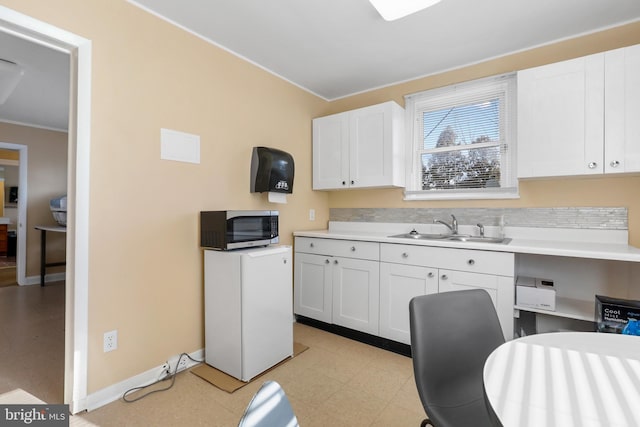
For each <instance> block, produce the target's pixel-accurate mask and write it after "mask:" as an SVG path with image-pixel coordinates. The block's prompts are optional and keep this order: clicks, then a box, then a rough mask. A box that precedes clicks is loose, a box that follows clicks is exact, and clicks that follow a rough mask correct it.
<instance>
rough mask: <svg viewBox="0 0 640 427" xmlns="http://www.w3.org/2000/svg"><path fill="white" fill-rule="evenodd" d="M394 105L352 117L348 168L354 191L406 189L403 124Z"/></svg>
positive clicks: (361, 111) (367, 109)
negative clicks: (371, 188)
mask: <svg viewBox="0 0 640 427" xmlns="http://www.w3.org/2000/svg"><path fill="white" fill-rule="evenodd" d="M401 116H402V109H401V107H399V106H398V105H397V104H395V103H393V102H385V103H383V104H378V105H373V106H371V107H366V108H360V109H358V110H354V111H351V112H350V113H349V134H350V136H349V143H350V145H349V165H350V168H349V169H350V181H349V184H350V186H351V187H352V188H365V187H385V186H404V149H403V148H402V144H401V142H402V135H401V134H399V132H400V130H401V129H403V127H404V123H402V120H400V117H401Z"/></svg>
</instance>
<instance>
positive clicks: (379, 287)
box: [294, 237, 515, 344]
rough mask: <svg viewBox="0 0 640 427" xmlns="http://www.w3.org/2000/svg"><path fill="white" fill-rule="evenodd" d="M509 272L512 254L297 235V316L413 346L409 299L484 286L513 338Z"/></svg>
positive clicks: (508, 336) (512, 266)
mask: <svg viewBox="0 0 640 427" xmlns="http://www.w3.org/2000/svg"><path fill="white" fill-rule="evenodd" d="M514 274H515V261H514V254H513V253H507V252H491V251H483V250H468V249H452V248H441V247H429V246H418V245H402V244H401V245H398V244H391V243H378V242H364V241H351V240H337V239H323V238H310V237H296V238H295V267H294V313H295V314H297V315H301V316H305V317H308V318H311V319H315V320H319V321H322V322H326V323H332V324H335V325H340V326H344V327H346V328H350V329H354V330H357V331H361V332H366V333H368V334H372V335H377V336H380V337H383V338H387V339H390V340H393V341H397V342H400V343H404V344H410V343H411V337H410V331H409V301H411V299H412V298H413V297H416V296H419V295H427V294H432V293H437V292H447V291H457V290H463V289H469V288H482V289H485V290H487V292H488V293H489V295H490V296H491V299H492V300H493V303H494V305H495V307H496V311H497V313H498V318H499V320H500V325H501V326H502V330H503V332H504V335H505V338H506V339H512V338H513V302H514Z"/></svg>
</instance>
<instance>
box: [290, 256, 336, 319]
mask: <svg viewBox="0 0 640 427" xmlns="http://www.w3.org/2000/svg"><path fill="white" fill-rule="evenodd" d="M331 272H332V266H331V259H330V257H328V256H325V255H314V254H307V253H301V252H296V254H295V268H294V279H293V283H294V313H296V314H300V315H302V316H306V317H309V318H311V319H316V320H320V321H322V322H327V323H331V316H332V304H333V302H332V298H333V297H332V295H333V287H332V281H333V276H332V274H331Z"/></svg>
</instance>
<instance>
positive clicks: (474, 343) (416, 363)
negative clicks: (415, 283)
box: [409, 289, 504, 427]
mask: <svg viewBox="0 0 640 427" xmlns="http://www.w3.org/2000/svg"><path fill="white" fill-rule="evenodd" d="M409 319H410V327H411V355H412V358H413V372H414V375H415V379H416V385H417V387H418V394H419V395H420V400H421V401H422V405H423V406H424V410H425V411H426V413H427V416H428V417H429V418H427V419H426V420H424V421H423V422H422V424H421V427H424V426H426V425H431V426H434V427H468V426H474V427H481V426H493V425H494V424H493V423H492V420H495V418H494V417H493V415H492V414H491V413H490V412H491V409H490V408H487V406H486V404H485V395H484V385H483V381H482V370H483V367H484V362H485V361H486V359H487V357H488V356H489V354H491V352H492V351H493V350H494V349H496V348H497V347H498V346H499V345H500V344H502V343H504V335H503V333H502V328H501V327H500V322H499V321H498V315H497V314H496V311H495V308H494V306H493V303H492V302H491V297H490V296H489V294H488V293H487V292H486V291H485V290H483V289H473V290H465V291H453V292H443V293H439V294H431V295H423V296H418V297H415V298H413V299H412V300H411V302H410V303H409Z"/></svg>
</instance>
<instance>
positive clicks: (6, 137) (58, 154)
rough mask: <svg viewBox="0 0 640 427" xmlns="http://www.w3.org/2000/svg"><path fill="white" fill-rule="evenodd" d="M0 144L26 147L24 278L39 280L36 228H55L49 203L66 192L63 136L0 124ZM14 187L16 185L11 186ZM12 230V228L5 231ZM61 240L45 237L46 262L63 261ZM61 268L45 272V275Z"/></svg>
mask: <svg viewBox="0 0 640 427" xmlns="http://www.w3.org/2000/svg"><path fill="white" fill-rule="evenodd" d="M0 141H1V142H9V143H12V144H21V145H26V146H27V152H28V154H27V182H28V187H27V189H28V191H27V193H28V194H27V223H26V224H24V227H25V229H26V231H27V256H26V260H25V261H26V275H27V277H29V276H40V232H39V231H38V230H35V229H34V228H33V227H34V226H36V225H50V226H54V225H56V222H55V220H54V219H53V215H52V214H51V209H50V208H49V201H50V200H51V199H52V198H54V197H59V196H62V195H64V194H66V192H67V133H66V132H56V131H50V130H44V129H36V128H31V127H26V126H18V125H12V124H8V123H1V122H0ZM15 185H17V184H15ZM8 228H9V229H10V230H15V229H16V225H15V224H11V225H10V226H9V227H8ZM65 243H66V242H65V236H64V234H59V233H55V234H54V233H49V234H48V235H47V259H48V260H49V261H60V260H64V258H65ZM62 271H64V267H55V268H50V269H47V274H50V273H56V272H62Z"/></svg>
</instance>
